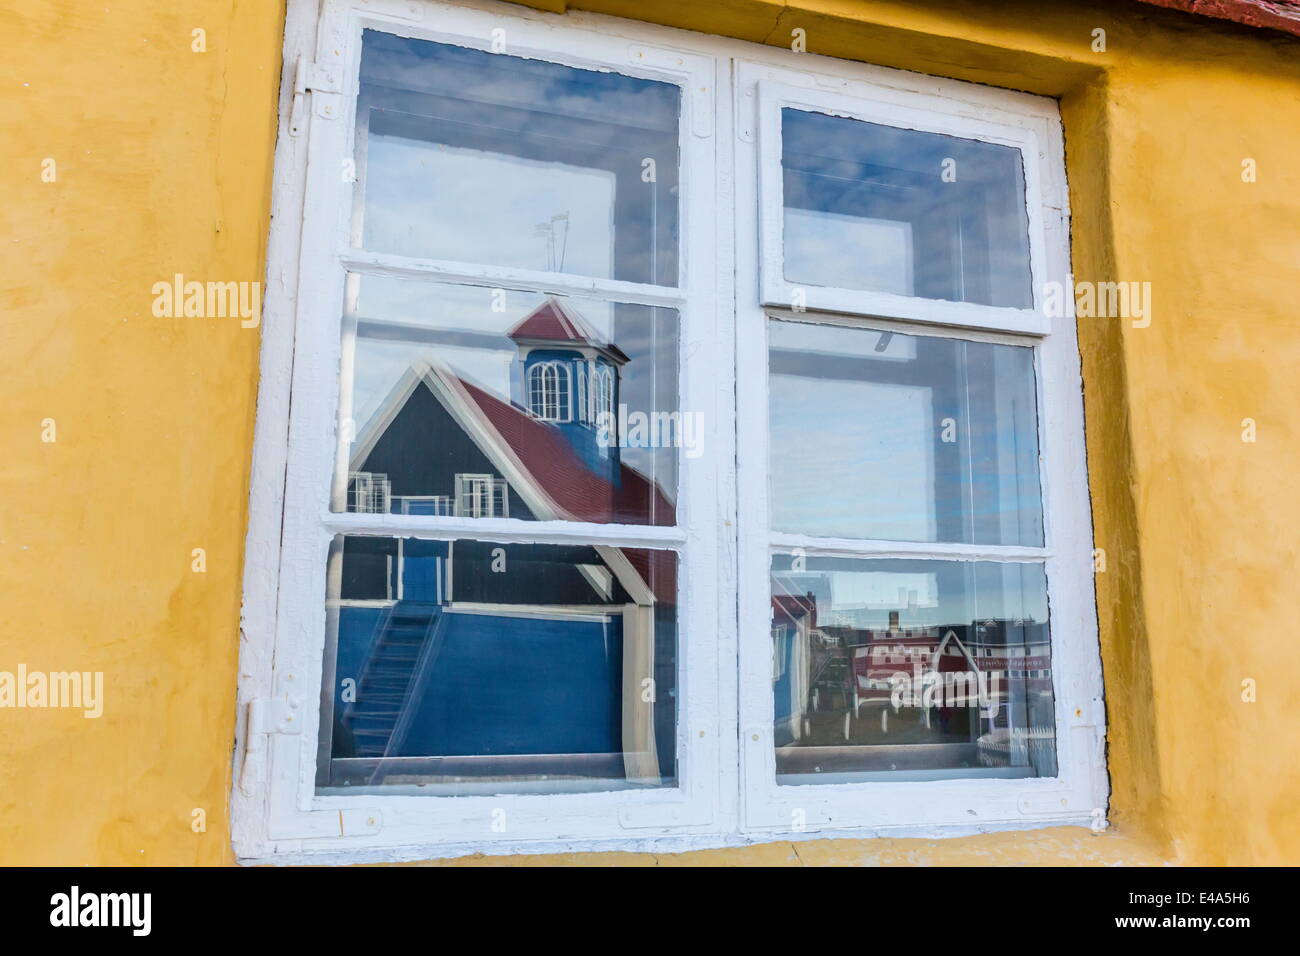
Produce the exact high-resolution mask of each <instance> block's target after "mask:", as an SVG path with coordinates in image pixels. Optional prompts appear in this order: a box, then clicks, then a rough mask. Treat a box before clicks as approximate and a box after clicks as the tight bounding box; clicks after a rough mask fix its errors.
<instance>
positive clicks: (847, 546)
mask: <svg viewBox="0 0 1300 956" xmlns="http://www.w3.org/2000/svg"><path fill="white" fill-rule="evenodd" d="M784 59H785V60H786V63H785V64H783V65H781V66H778V65H776V64H774V63H762V64H755V63H741V64H739V66H738V69H737V71H736V76H737V89H736V91H735V96H736V101H737V102H738V103H741V104H751V105H752V112H750V111H748V110H745V109H743V108H742V110H741V111H740V113H739V114H738V116H739V122H738V126H739V137H738V138H739V143H738V149H739V152H738V161H737V167H738V169H739V170H740V173H739V175H738V176H737V184H738V189H737V197H736V210H737V212H736V221H737V225H736V230H737V233H738V234H739V235H757V236H759V242H758V243H755V244H752V245H747V244H744V243H741V244H740V245H739V246H738V249H737V267H736V274H737V281H738V286H739V291H738V297H737V308H736V312H737V322H736V328H737V370H738V375H739V378H738V382H737V403H738V407H737V430H738V434H739V435H740V441H739V443H738V448H737V451H738V466H739V485H738V487H739V494H740V497H741V500H742V501H744V502H745V504H746V509H747V511H748V520H743V521H741V522H740V523H739V539H740V544H739V548H738V554H739V559H740V630H739V634H740V670H741V678H740V683H739V687H740V720H741V728H742V730H741V746H742V748H743V753H742V757H741V763H742V771H741V773H742V780H743V785H742V793H743V797H744V810H743V813H742V819H743V821H744V826H745V828H746V830H747V831H749V832H752V833H769V834H777V833H780V834H789V833H790V832H792V831H796V832H797V831H809V832H816V833H820V834H831V833H836V832H848V831H857V832H870V833H902V834H907V833H918V832H919V833H927V832H933V828H941V830H940V831H939V832H948V833H951V832H962V831H968V830H987V829H1003V828H1014V827H1026V826H1035V825H1048V824H1065V823H1074V824H1088V823H1091V822H1096V821H1097V820H1098V819H1099V818H1101V817H1104V814H1105V808H1106V802H1107V797H1108V792H1109V791H1108V781H1107V777H1106V771H1105V755H1104V741H1105V710H1104V705H1103V698H1102V682H1101V662H1100V656H1099V652H1098V643H1097V623H1096V601H1095V597H1094V592H1093V583H1092V560H1093V559H1092V525H1091V513H1090V509H1089V501H1088V484H1087V472H1086V461H1085V456H1084V434H1083V402H1082V378H1081V372H1080V362H1079V354H1078V347H1077V338H1076V333H1075V326H1074V316H1073V314H1072V311H1071V312H1070V313H1068V314H1066V315H1064V316H1059V317H1053V316H1049V315H1047V314H1045V313H1044V312H1042V311H1031V310H1022V309H1014V308H997V307H992V306H984V305H975V304H972V303H966V302H950V301H945V300H935V299H924V298H919V297H908V296H901V295H894V294H889V293H879V292H864V291H859V290H847V289H831V288H820V287H813V286H808V287H797V286H795V285H794V284H792V283H788V282H786V281H785V279H784V276H783V270H782V254H781V247H780V243H781V232H782V214H783V200H782V193H781V186H782V173H781V143H780V110H781V108H782V107H784V106H797V107H798V108H800V109H806V110H810V111H813V112H820V113H824V114H827V115H832V116H844V117H848V118H851V119H864V120H869V121H871V122H877V123H882V124H884V125H890V126H895V127H902V128H910V129H919V130H926V131H930V132H937V133H945V134H948V135H955V136H961V137H963V138H968V139H978V140H984V141H987V142H995V143H999V144H1002V145H1007V146H1012V147H1014V148H1017V149H1019V150H1020V151H1021V154H1022V158H1023V162H1024V170H1025V192H1026V204H1027V213H1028V220H1029V238H1030V257H1031V258H1030V267H1031V274H1032V280H1033V292H1034V301H1035V303H1036V304H1037V305H1039V306H1041V304H1042V302H1043V292H1044V285H1045V283H1047V282H1049V281H1056V282H1060V283H1062V287H1065V284H1066V282H1067V276H1068V273H1069V241H1068V237H1069V232H1068V221H1069V220H1068V203H1067V192H1066V184H1065V176H1064V173H1065V158H1064V142H1063V136H1062V129H1061V123H1060V117H1059V113H1058V110H1057V107H1056V104H1055V103H1054V102H1053V101H1051V100H1047V99H1045V98H1042V97H1036V96H1031V95H1028V94H1021V93H1014V92H1010V91H1004V90H995V89H992V88H989V87H980V86H973V85H970V84H962V83H956V82H953V81H945V80H936V79H932V78H927V77H919V76H916V75H915V74H910V73H908V74H899V73H896V72H893V71H888V70H882V69H879V68H874V67H866V68H857V67H853V66H851V65H848V64H844V63H842V62H839V61H834V60H829V59H825V58H805V57H800V59H799V62H798V65H797V66H796V65H795V63H794V61H791V60H790V59H789V58H784ZM747 120H748V122H747ZM746 169H751V170H757V173H756V175H753V176H747V175H746V174H745V171H746ZM937 176H938V170H936V178H937ZM746 285H750V287H751V288H758V289H760V294H759V296H758V298H757V300H755V299H753V298H747V297H746V296H745V295H744V292H743V290H744V289H745V287H746ZM796 288H802V289H803V292H804V295H805V298H804V301H803V303H802V305H803V306H805V307H804V308H801V309H800V311H799V312H797V313H795V312H793V311H792V307H793V306H794V305H795V304H796V303H795V300H794V298H793V293H794V290H795V289H796ZM779 317H786V318H791V319H797V320H799V321H814V322H824V323H828V324H836V325H846V326H850V327H860V328H867V329H876V330H881V331H895V332H904V333H909V334H913V335H931V336H943V337H951V338H958V339H964V340H967V341H981V342H1002V343H1008V344H1015V345H1021V346H1024V345H1028V346H1032V347H1033V349H1034V352H1035V363H1034V373H1035V378H1036V386H1037V390H1038V429H1039V433H1038V439H1039V456H1040V462H1041V474H1040V482H1041V488H1042V496H1043V521H1044V546H1043V547H1018V546H1017V547H1010V546H990V545H966V544H942V543H939V544H929V543H926V544H918V543H915V542H905V541H879V540H873V541H868V540H859V539H840V538H818V537H813V536H807V535H794V534H783V533H770V532H769V530H768V507H769V504H768V481H767V456H768V439H769V435H768V403H767V402H768V396H767V390H768V381H767V374H766V373H767V348H768V344H767V341H768V334H767V333H768V324H769V322H770V321H771V319H772V318H779ZM793 548H801V549H802V550H803V553H805V554H807V555H808V556H810V557H815V556H833V557H860V558H873V557H874V558H918V559H921V558H929V559H940V560H944V559H947V560H958V561H976V560H995V561H1025V562H1042V563H1043V564H1045V565H1046V571H1047V585H1048V602H1049V608H1050V620H1049V626H1050V635H1051V647H1052V671H1053V679H1054V686H1053V689H1054V693H1055V718H1056V725H1055V727H1056V741H1057V761H1058V775H1057V776H1056V777H1050V778H1021V779H980V778H961V779H943V780H929V781H924V782H921V781H909V782H903V781H898V782H895V781H888V782H883V781H882V782H871V783H834V784H800V785H780V784H778V783H777V779H776V754H775V750H774V740H773V734H772V706H773V705H772V700H771V689H770V684H771V667H772V654H771V650H770V648H768V647H767V646H766V644H767V641H768V639H767V634H768V631H769V629H770V593H771V592H770V587H771V585H770V560H771V556H772V555H773V554H776V553H788V552H789V551H790V550H791V549H793Z"/></svg>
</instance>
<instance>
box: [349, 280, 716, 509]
mask: <svg viewBox="0 0 1300 956" xmlns="http://www.w3.org/2000/svg"><path fill="white" fill-rule="evenodd" d="M349 283H350V284H349V296H348V300H349V320H348V322H347V323H346V324H345V332H344V337H343V355H344V366H345V369H346V370H347V374H345V376H344V382H343V407H342V412H343V414H342V422H341V423H340V426H339V436H340V439H341V440H342V441H343V442H344V446H343V447H341V448H340V449H339V460H338V469H339V470H338V473H337V475H336V478H335V485H334V497H333V502H332V508H333V510H334V511H356V512H372V513H373V512H383V513H392V514H419V515H455V516H459V517H466V518H523V519H537V520H560V521H592V522H599V523H611V522H612V523H624V524H652V525H672V524H675V523H676V499H677V464H678V458H677V456H678V453H679V450H683V452H684V454H685V455H687V456H690V457H693V456H695V455H697V454H698V453H699V442H700V428H699V423H698V416H695V415H690V414H683V413H680V412H679V411H678V408H677V403H678V395H677V348H678V338H677V312H676V311H675V310H673V309H665V308H657V307H654V306H648V305H629V304H626V303H616V302H608V301H605V300H598V299H577V298H567V297H563V296H548V295H545V294H542V293H538V292H522V291H518V290H514V289H487V288H482V287H479V286H464V285H451V284H448V283H440V282H427V281H423V280H415V279H389V278H381V277H379V276H356V275H354V276H351V277H350V280H349ZM345 472H346V473H345Z"/></svg>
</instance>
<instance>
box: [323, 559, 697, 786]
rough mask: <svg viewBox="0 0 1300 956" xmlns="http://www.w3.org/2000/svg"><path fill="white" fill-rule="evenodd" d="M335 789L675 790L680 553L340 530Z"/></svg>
mask: <svg viewBox="0 0 1300 956" xmlns="http://www.w3.org/2000/svg"><path fill="white" fill-rule="evenodd" d="M328 582H329V584H328V588H329V593H328V601H327V609H328V634H327V639H326V646H325V668H324V673H325V691H324V693H323V695H322V697H323V705H324V708H325V709H324V714H323V719H322V728H323V729H322V752H321V765H320V770H319V776H318V780H317V783H318V788H319V789H321V790H323V791H326V792H339V791H340V790H342V789H344V788H353V787H383V788H385V791H386V792H391V791H392V790H393V789H394V788H404V789H405V790H406V791H409V792H412V793H430V794H462V793H463V794H470V793H518V792H547V793H551V792H567V791H573V790H591V789H602V790H609V789H621V788H627V787H656V786H669V785H672V784H674V783H675V775H676V769H675V767H676V763H675V761H676V756H675V755H676V711H675V706H676V704H675V702H676V694H677V690H676V688H677V682H676V673H677V624H676V614H677V557H676V555H675V554H674V553H673V552H671V551H646V550H640V549H634V548H621V549H620V548H611V547H607V546H594V547H583V546H560V545H538V544H505V545H503V544H491V543H487V542H481V541H452V542H447V541H428V540H418V539H414V538H400V539H399V538H381V537H362V536H347V537H344V536H341V535H340V536H338V537H336V538H335V540H334V546H333V548H332V549H331V552H330V558H329V568H328Z"/></svg>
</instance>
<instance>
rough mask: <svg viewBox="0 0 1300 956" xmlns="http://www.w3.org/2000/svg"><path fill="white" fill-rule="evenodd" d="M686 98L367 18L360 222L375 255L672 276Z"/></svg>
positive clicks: (660, 278)
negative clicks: (436, 39)
mask: <svg viewBox="0 0 1300 956" xmlns="http://www.w3.org/2000/svg"><path fill="white" fill-rule="evenodd" d="M680 101H681V91H680V89H679V88H678V87H676V86H674V85H672V84H668V83H660V82H653V81H649V80H641V79H637V78H634V77H628V76H621V75H618V74H614V73H600V72H595V71H591V70H578V69H573V68H571V67H566V66H561V65H559V64H555V63H547V62H543V61H541V60H529V59H524V58H522V57H516V56H508V55H502V54H492V53H485V52H482V51H479V50H469V49H465V48H463V47H455V46H448V45H446V44H438V43H430V42H428V41H423V40H413V39H407V38H403V37H396V36H392V35H389V34H381V33H375V32H373V31H367V32H366V34H365V44H364V48H363V52H362V66H361V90H360V96H359V99H358V105H357V111H358V113H357V171H358V185H357V189H358V192H359V195H360V196H361V197H362V201H361V202H360V203H359V204H358V208H357V209H356V211H355V215H356V216H357V221H356V223H355V227H356V228H355V232H356V233H357V235H358V237H359V241H360V243H361V245H362V246H363V247H364V248H367V249H369V250H371V251H376V252H388V253H397V254H400V255H408V256H419V257H426V258H439V259H453V260H458V261H466V262H477V263H484V264H491V265H497V266H509V267H515V268H522V269H539V270H548V271H560V272H570V273H577V274H581V275H590V276H596V277H600V278H615V279H623V280H627V281H631V282H653V283H660V284H665V285H675V284H676V283H677V270H678V264H677V228H678V221H677V220H678V202H677V165H678V117H679V114H680V108H681V105H680Z"/></svg>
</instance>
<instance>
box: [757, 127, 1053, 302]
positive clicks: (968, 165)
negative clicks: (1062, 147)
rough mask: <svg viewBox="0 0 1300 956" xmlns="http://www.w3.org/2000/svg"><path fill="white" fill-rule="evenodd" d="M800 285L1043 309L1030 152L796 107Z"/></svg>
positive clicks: (788, 241) (788, 215) (791, 206)
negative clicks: (1035, 279) (1032, 242)
mask: <svg viewBox="0 0 1300 956" xmlns="http://www.w3.org/2000/svg"><path fill="white" fill-rule="evenodd" d="M781 143H782V156H781V163H782V167H783V180H784V194H785V223H784V226H785V228H784V256H785V278H786V280H787V281H789V282H793V283H804V284H807V285H815V286H831V287H835V288H841V289H862V290H866V291H872V292H891V293H894V294H896V295H909V296H920V297H922V298H927V299H948V300H951V301H954V302H973V303H978V304H981V305H993V306H1006V307H1012V308H1019V309H1028V308H1032V307H1033V293H1032V290H1031V280H1030V270H1029V220H1028V216H1027V214H1026V211H1025V174H1024V168H1023V163H1022V160H1021V155H1020V150H1018V149H1015V148H1013V147H1010V146H1001V145H997V144H994V143H983V142H979V141H977V140H970V139H959V138H957V137H954V136H944V135H940V134H938V133H924V132H921V131H919V130H913V129H897V128H895V127H892V126H881V125H879V124H876V123H867V122H864V121H862V120H854V119H846V118H844V117H838V116H827V115H825V114H823V113H811V112H807V111H804V110H797V109H790V108H786V109H783V110H782V111H781Z"/></svg>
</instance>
